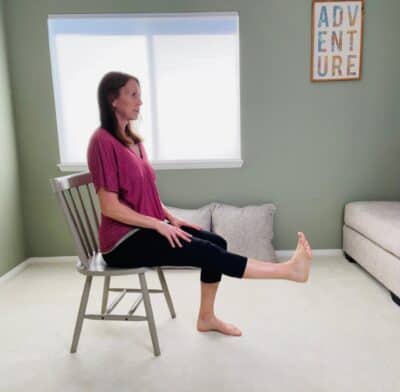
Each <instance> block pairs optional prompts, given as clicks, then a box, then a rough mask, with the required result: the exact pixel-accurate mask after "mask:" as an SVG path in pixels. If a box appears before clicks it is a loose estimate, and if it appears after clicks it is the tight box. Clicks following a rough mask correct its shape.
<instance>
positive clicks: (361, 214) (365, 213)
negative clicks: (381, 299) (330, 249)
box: [343, 201, 400, 305]
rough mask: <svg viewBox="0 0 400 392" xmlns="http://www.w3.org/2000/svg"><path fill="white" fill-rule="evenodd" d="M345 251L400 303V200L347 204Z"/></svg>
mask: <svg viewBox="0 0 400 392" xmlns="http://www.w3.org/2000/svg"><path fill="white" fill-rule="evenodd" d="M343 252H344V255H345V257H346V258H347V260H349V261H350V262H353V263H354V262H356V263H358V264H359V265H361V266H362V267H363V268H365V269H366V270H367V271H368V272H369V273H370V274H371V275H373V276H374V277H375V278H376V279H377V280H378V281H379V282H381V283H382V284H383V285H384V286H385V287H386V288H387V289H388V290H389V291H390V294H391V296H392V299H393V301H394V302H395V303H396V304H397V305H400V202H396V201H357V202H351V203H348V204H346V205H345V209H344V225H343Z"/></svg>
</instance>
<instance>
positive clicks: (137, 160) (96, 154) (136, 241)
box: [87, 72, 312, 336]
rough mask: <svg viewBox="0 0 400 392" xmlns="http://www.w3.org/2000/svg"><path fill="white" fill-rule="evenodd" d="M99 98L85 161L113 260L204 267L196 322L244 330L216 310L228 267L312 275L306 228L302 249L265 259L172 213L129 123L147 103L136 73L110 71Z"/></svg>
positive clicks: (259, 274) (265, 274) (105, 249)
mask: <svg viewBox="0 0 400 392" xmlns="http://www.w3.org/2000/svg"><path fill="white" fill-rule="evenodd" d="M98 103H99V108H100V119H101V126H100V128H98V129H97V130H96V131H95V132H94V134H93V135H92V137H91V139H90V142H89V147H88V151H87V161H88V166H89V170H90V172H91V174H92V177H93V183H94V186H95V189H96V192H97V194H98V197H99V201H100V208H101V212H102V219H101V225H100V229H99V242H100V251H101V253H102V255H103V258H104V260H105V261H106V263H107V264H108V265H110V266H115V267H126V268H136V267H143V266H160V265H176V266H188V265H191V266H196V267H200V268H201V275H200V280H201V303H200V311H199V316H198V320H197V329H198V330H199V331H201V332H205V331H210V330H215V331H219V332H221V333H224V334H226V335H234V336H240V335H241V334H242V333H241V331H240V330H239V329H238V328H237V327H235V326H234V325H232V324H229V323H226V322H224V321H222V320H220V319H218V318H217V317H216V316H215V313H214V302H215V296H216V292H217V288H218V284H219V282H220V280H221V275H222V274H226V275H229V276H233V277H236V278H270V279H288V280H292V281H296V282H305V281H307V279H308V273H309V268H310V263H311V259H312V252H311V248H310V245H309V243H308V241H307V239H306V238H305V236H304V234H303V233H301V232H299V233H298V244H297V249H296V251H295V253H294V255H293V257H292V258H291V259H290V260H288V261H286V262H283V263H273V262H266V261H261V260H255V259H251V258H247V257H244V256H241V255H238V254H234V253H231V252H229V251H227V243H226V241H225V239H224V238H223V237H221V236H219V235H217V234H215V233H212V232H210V231H207V230H203V229H202V228H201V227H200V226H198V225H196V224H193V223H190V222H187V221H185V220H183V219H181V218H179V217H176V216H173V215H172V214H171V213H170V212H169V211H168V209H167V208H165V206H164V205H163V204H162V202H161V200H160V197H159V193H158V190H157V186H156V175H155V172H154V170H153V168H152V167H151V165H150V162H149V161H148V159H147V154H146V150H145V148H144V145H143V143H142V139H141V138H140V136H139V135H137V134H136V133H135V132H134V131H133V129H132V128H131V124H130V121H132V120H135V119H136V118H137V117H138V114H139V111H140V107H141V105H142V101H141V91H140V83H139V80H138V79H137V78H136V77H134V76H132V75H128V74H124V73H120V72H110V73H108V74H106V75H105V76H104V77H103V79H102V80H101V82H100V85H99V88H98Z"/></svg>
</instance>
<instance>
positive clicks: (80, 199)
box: [50, 172, 176, 356]
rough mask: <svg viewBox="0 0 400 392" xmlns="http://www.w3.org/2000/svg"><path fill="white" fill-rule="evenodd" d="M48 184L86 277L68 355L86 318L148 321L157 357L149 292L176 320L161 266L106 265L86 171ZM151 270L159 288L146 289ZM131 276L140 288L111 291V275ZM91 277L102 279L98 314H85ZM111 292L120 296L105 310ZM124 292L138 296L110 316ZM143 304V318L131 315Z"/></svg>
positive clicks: (81, 269) (93, 197) (94, 204)
mask: <svg viewBox="0 0 400 392" xmlns="http://www.w3.org/2000/svg"><path fill="white" fill-rule="evenodd" d="M50 183H51V187H52V190H53V192H55V194H56V196H57V200H58V202H59V204H60V206H61V208H62V210H63V212H64V215H65V218H66V220H67V222H68V226H69V228H70V230H71V233H72V236H73V239H74V242H75V246H76V249H77V252H78V261H77V264H76V268H77V270H78V272H80V273H81V274H83V275H85V276H86V278H85V284H84V288H83V292H82V298H81V302H80V306H79V310H78V316H77V320H76V325H75V331H74V336H73V340H72V345H71V353H75V352H76V350H77V346H78V342H79V337H80V334H81V330H82V324H83V320H84V319H85V318H86V319H91V320H124V321H145V320H147V322H148V326H149V330H150V336H151V340H152V343H153V349H154V355H156V356H158V355H160V347H159V343H158V337H157V331H156V326H155V323H154V316H153V310H152V307H151V302H150V295H149V293H164V295H165V299H166V301H167V305H168V307H169V311H170V313H171V317H172V318H175V317H176V315H175V310H174V306H173V303H172V299H171V295H170V293H169V290H168V286H167V282H166V280H165V276H164V273H163V271H162V269H161V267H154V268H147V267H146V268H129V269H127V268H125V269H122V268H111V267H109V266H107V264H106V263H105V262H104V260H103V258H102V256H101V253H100V252H99V244H98V235H97V233H98V229H99V207H98V199H97V195H96V193H95V190H94V186H93V183H92V177H91V174H90V173H89V172H85V173H78V174H72V175H68V176H64V177H57V178H52V179H50ZM152 269H156V270H157V273H158V277H159V279H160V283H161V287H162V289H148V288H147V283H146V278H145V273H146V272H147V271H150V270H152ZM132 274H137V275H138V276H139V282H140V288H110V280H111V277H112V276H116V275H132ZM94 276H102V277H104V288H103V297H102V302H101V313H100V314H86V307H87V303H88V299H89V292H90V287H91V284H92V279H93V277H94ZM110 291H115V292H120V293H121V294H120V295H119V296H118V297H116V298H115V300H114V301H113V302H112V303H111V304H109V306H108V307H107V305H108V295H109V292H110ZM126 293H141V294H140V295H139V297H138V298H137V299H136V301H135V303H134V304H133V305H132V307H131V308H130V310H129V311H128V313H127V314H111V312H112V311H113V310H114V308H115V307H116V306H117V305H118V304H119V302H120V301H121V300H122V298H123V297H124V296H125V294H126ZM142 301H143V304H144V308H145V312H146V316H138V315H134V312H135V311H136V309H137V308H138V307H139V305H140V303H141V302H142Z"/></svg>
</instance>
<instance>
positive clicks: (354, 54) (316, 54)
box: [311, 0, 364, 82]
mask: <svg viewBox="0 0 400 392" xmlns="http://www.w3.org/2000/svg"><path fill="white" fill-rule="evenodd" d="M311 20H312V29H311V81H313V82H325V81H334V80H360V79H361V65H362V42H363V39H362V36H363V24H364V0H356V1H347V0H336V1H329V0H313V2H312V19H311Z"/></svg>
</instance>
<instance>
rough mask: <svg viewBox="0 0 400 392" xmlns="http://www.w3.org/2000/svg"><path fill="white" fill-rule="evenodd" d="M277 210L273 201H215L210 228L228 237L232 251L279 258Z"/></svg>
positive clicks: (274, 259)
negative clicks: (241, 203) (240, 204)
mask: <svg viewBox="0 0 400 392" xmlns="http://www.w3.org/2000/svg"><path fill="white" fill-rule="evenodd" d="M275 211H276V207H275V205H274V204H261V205H249V206H245V207H236V206H233V205H229V204H223V203H212V207H211V230H212V231H213V232H215V233H216V234H219V235H221V236H222V237H224V238H225V239H226V241H227V243H228V250H229V251H230V252H233V253H238V254H240V255H242V256H245V257H251V258H255V259H259V260H264V261H277V257H276V254H275V250H274V247H273V245H272V239H273V236H274V233H273V220H274V215H275Z"/></svg>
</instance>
